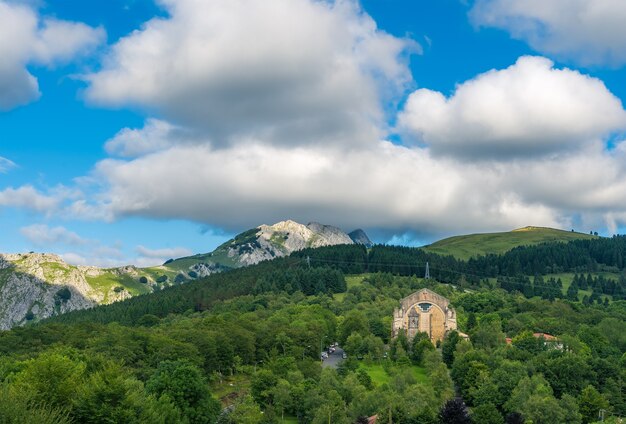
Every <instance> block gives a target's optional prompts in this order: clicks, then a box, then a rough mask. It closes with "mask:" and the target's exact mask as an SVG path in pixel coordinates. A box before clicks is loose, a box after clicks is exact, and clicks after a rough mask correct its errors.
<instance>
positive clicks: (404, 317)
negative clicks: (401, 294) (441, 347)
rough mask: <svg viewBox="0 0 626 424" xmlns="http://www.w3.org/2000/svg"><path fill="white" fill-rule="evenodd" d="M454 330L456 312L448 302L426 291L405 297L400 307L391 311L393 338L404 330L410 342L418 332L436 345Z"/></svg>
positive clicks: (422, 290)
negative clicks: (424, 334) (425, 335)
mask: <svg viewBox="0 0 626 424" xmlns="http://www.w3.org/2000/svg"><path fill="white" fill-rule="evenodd" d="M456 329H457V326H456V312H455V310H454V309H452V307H451V306H450V301H449V300H448V299H446V298H445V297H443V296H441V295H438V294H437V293H435V292H433V291H431V290H428V289H421V290H419V291H416V292H415V293H413V294H411V295H409V296H407V297H405V298H404V299H402V300H401V301H400V307H399V308H396V309H395V310H394V311H393V328H392V336H393V337H397V336H398V334H399V333H400V331H401V330H404V333H405V334H406V335H407V337H408V338H409V340H410V339H412V338H413V337H415V334H417V333H418V332H424V333H427V334H428V336H429V337H430V340H431V341H432V342H433V344H436V343H437V341H440V340H443V338H444V337H445V335H446V334H447V333H448V332H449V331H452V330H456Z"/></svg>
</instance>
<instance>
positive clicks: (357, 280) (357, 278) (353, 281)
mask: <svg viewBox="0 0 626 424" xmlns="http://www.w3.org/2000/svg"><path fill="white" fill-rule="evenodd" d="M367 276H368V274H358V275H346V285H347V286H348V290H350V288H352V287H356V286H360V285H361V284H363V280H364V279H365V278H366V277H367ZM345 296H346V294H345V293H335V295H334V298H335V299H337V300H338V301H340V302H343V298H344V297H345Z"/></svg>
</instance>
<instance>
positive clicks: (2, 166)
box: [0, 156, 17, 174]
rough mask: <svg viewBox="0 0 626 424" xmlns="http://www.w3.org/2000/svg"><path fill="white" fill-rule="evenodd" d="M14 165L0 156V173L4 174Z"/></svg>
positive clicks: (14, 165)
mask: <svg viewBox="0 0 626 424" xmlns="http://www.w3.org/2000/svg"><path fill="white" fill-rule="evenodd" d="M15 167H17V165H16V164H15V162H13V161H11V160H9V159H7V158H3V157H2V156H0V174H4V173H6V172H7V171H9V170H10V169H13V168H15Z"/></svg>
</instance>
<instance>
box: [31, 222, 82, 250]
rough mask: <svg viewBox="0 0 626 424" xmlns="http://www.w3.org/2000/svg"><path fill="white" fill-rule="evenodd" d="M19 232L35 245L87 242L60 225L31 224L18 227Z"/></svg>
mask: <svg viewBox="0 0 626 424" xmlns="http://www.w3.org/2000/svg"><path fill="white" fill-rule="evenodd" d="M20 233H21V234H22V235H23V236H24V237H26V238H27V239H28V240H29V241H30V242H31V243H33V244H35V245H37V246H49V245H53V244H71V245H84V244H86V243H88V240H85V239H83V238H82V237H80V236H79V235H78V234H76V233H75V232H73V231H70V230H68V229H67V228H65V227H62V226H57V227H50V226H48V225H45V224H33V225H29V226H27V227H22V228H20Z"/></svg>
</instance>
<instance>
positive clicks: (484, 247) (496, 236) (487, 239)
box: [424, 227, 598, 260]
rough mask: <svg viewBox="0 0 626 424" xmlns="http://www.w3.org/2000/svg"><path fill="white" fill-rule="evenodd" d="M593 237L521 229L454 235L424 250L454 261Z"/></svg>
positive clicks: (546, 229) (571, 233) (546, 230)
mask: <svg viewBox="0 0 626 424" xmlns="http://www.w3.org/2000/svg"><path fill="white" fill-rule="evenodd" d="M593 238H598V237H597V236H592V235H590V234H583V233H576V232H572V231H563V230H556V229H554V228H545V227H524V228H519V229H517V230H513V231H507V232H502V233H486V234H469V235H464V236H454V237H450V238H446V239H443V240H440V241H438V242H435V243H433V244H431V245H429V246H426V247H425V248H424V250H426V251H427V252H430V253H437V254H440V255H452V256H454V257H455V258H457V259H463V260H467V259H469V258H471V257H473V256H478V255H485V254H488V253H495V254H500V253H505V252H508V251H509V250H511V249H513V248H515V247H518V246H531V245H535V244H540V243H545V242H553V241H557V242H568V241H572V240H578V239H593Z"/></svg>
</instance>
